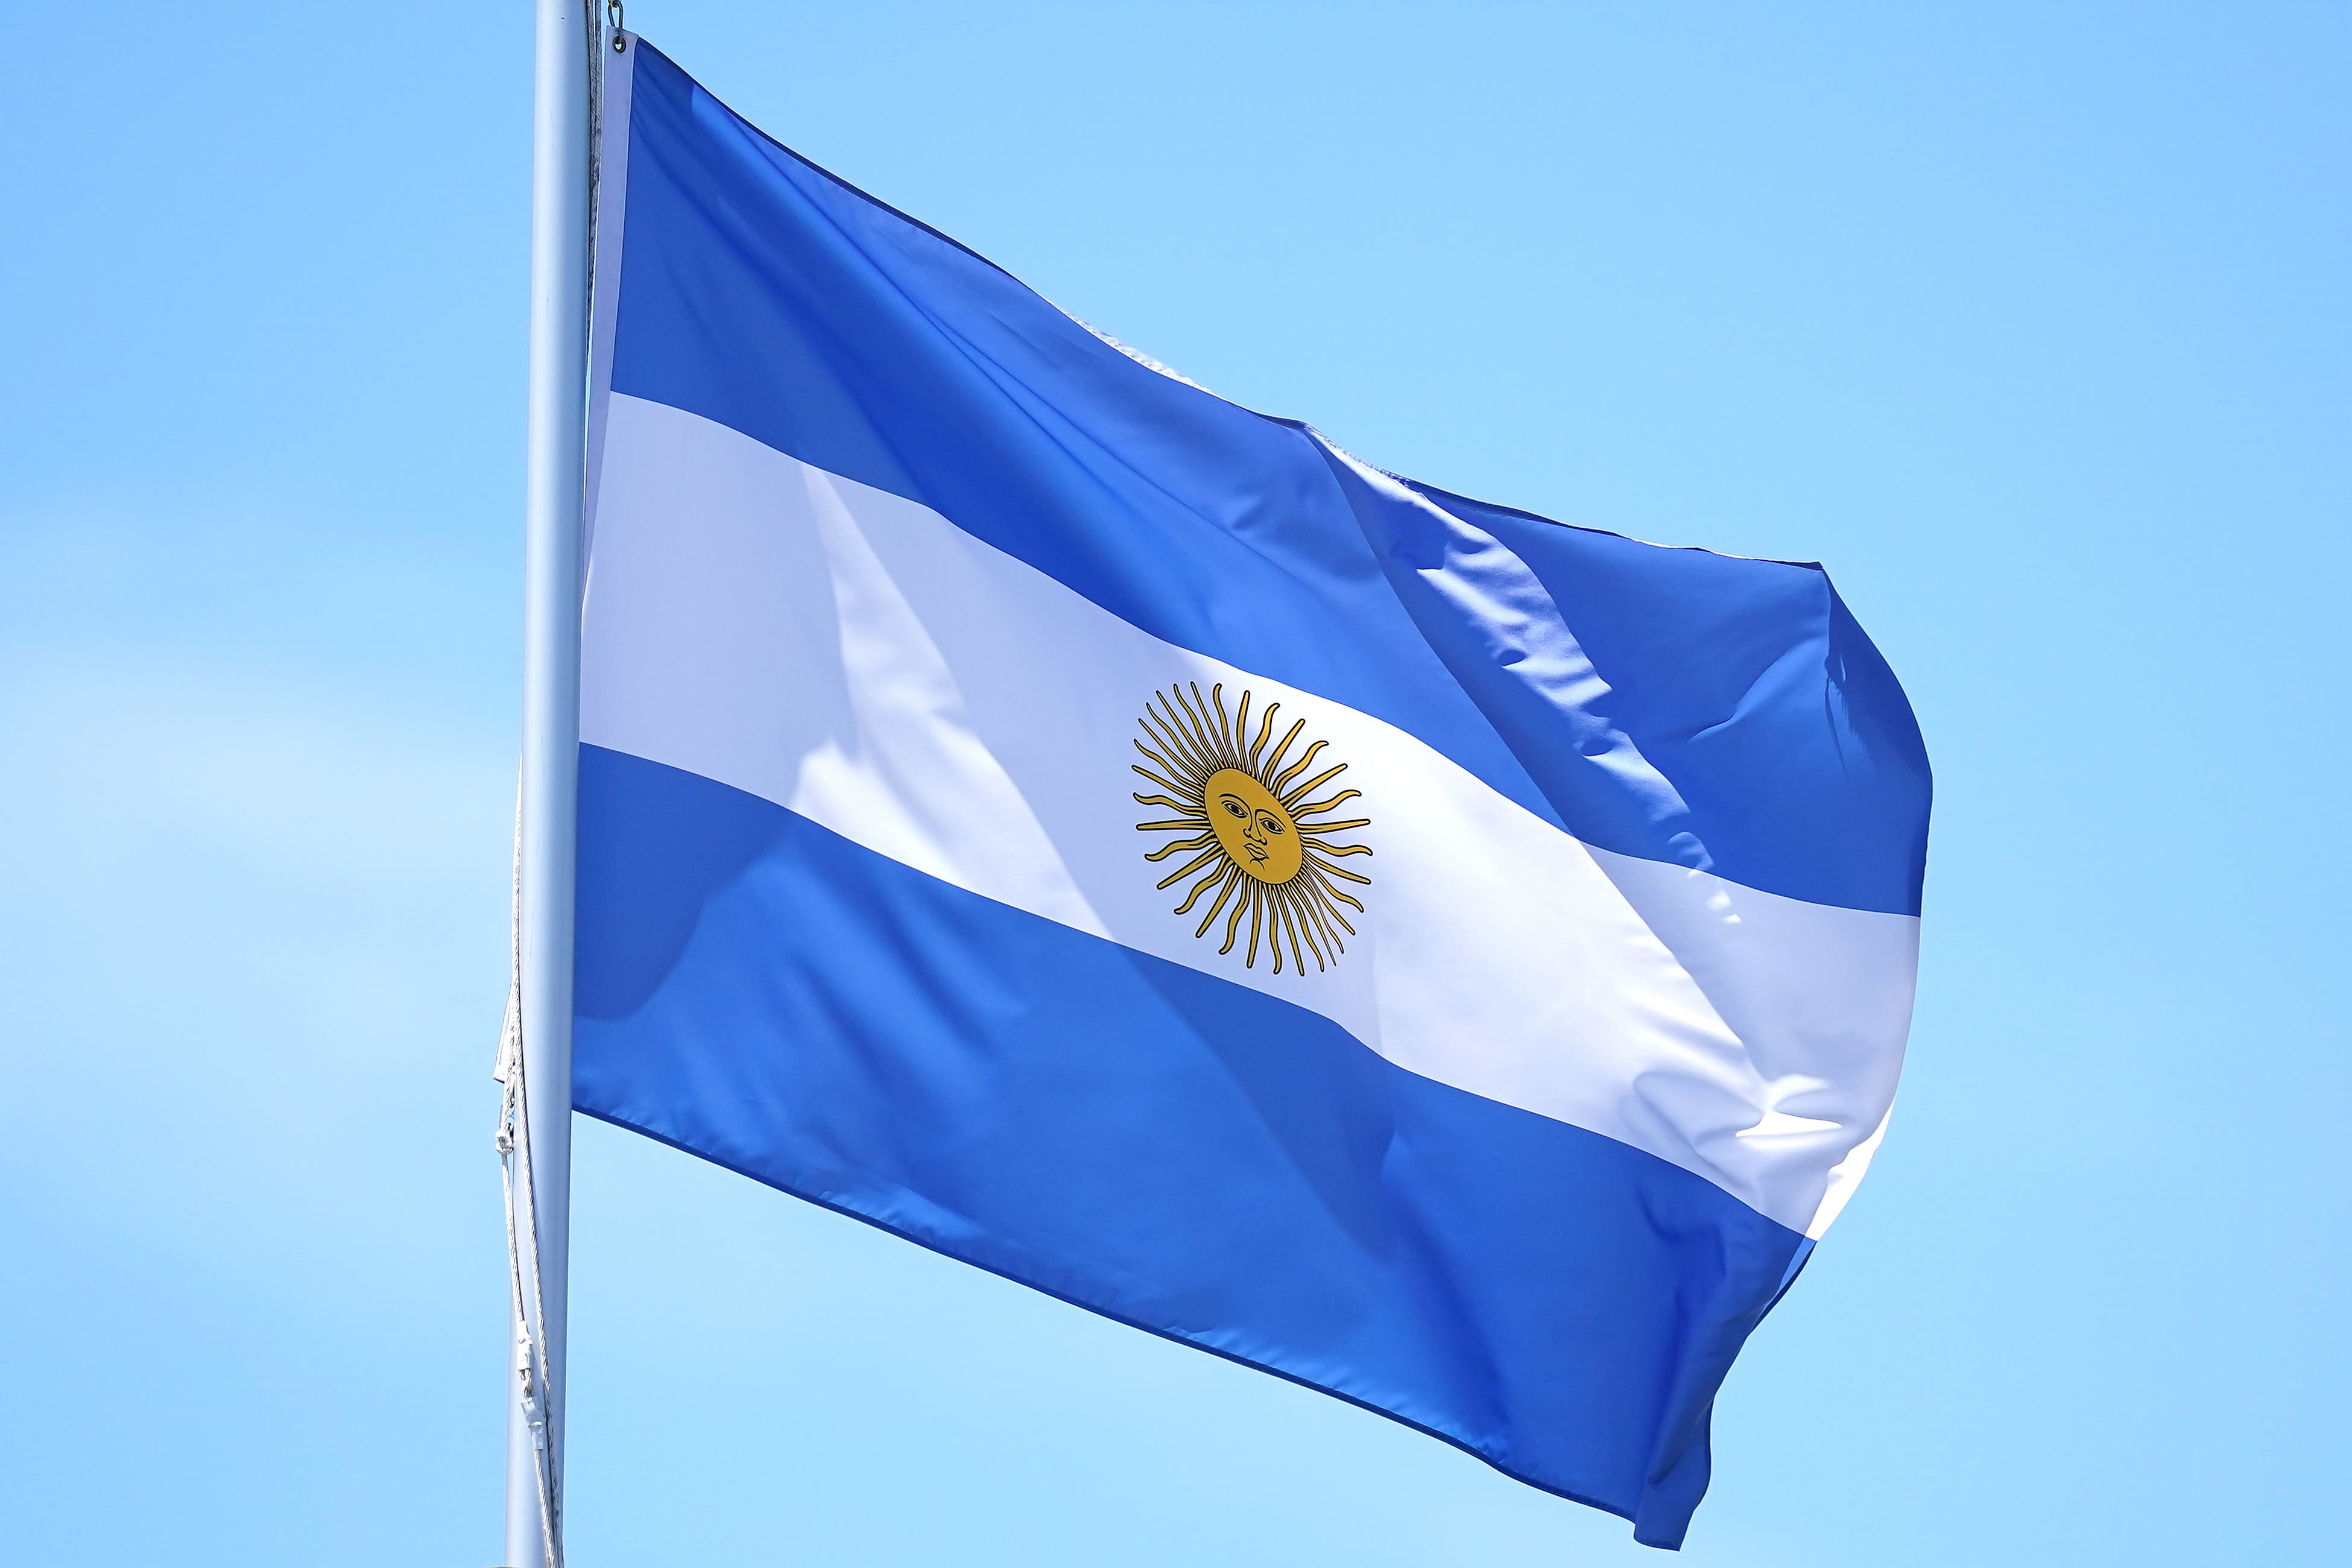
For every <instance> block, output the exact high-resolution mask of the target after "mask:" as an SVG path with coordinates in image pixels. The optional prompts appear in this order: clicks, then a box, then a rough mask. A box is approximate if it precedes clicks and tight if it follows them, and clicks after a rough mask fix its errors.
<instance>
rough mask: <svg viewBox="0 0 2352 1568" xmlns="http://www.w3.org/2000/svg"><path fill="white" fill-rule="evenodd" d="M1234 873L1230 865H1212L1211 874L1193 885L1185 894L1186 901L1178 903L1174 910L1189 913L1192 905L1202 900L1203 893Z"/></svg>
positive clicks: (1178, 912) (1174, 911) (1179, 912)
mask: <svg viewBox="0 0 2352 1568" xmlns="http://www.w3.org/2000/svg"><path fill="white" fill-rule="evenodd" d="M1233 874H1234V868H1233V867H1232V866H1230V865H1223V866H1212V867H1210V868H1209V874H1208V875H1207V876H1205V877H1203V878H1202V879H1200V881H1199V882H1197V883H1195V884H1194V885H1193V888H1192V891H1191V892H1189V893H1187V894H1185V895H1184V901H1183V902H1182V903H1181V904H1179V905H1177V906H1176V908H1175V910H1173V911H1172V912H1173V913H1176V914H1180V915H1181V914H1189V913H1190V912H1191V911H1192V906H1193V905H1194V904H1197V903H1199V902H1200V901H1201V895H1202V893H1205V892H1207V891H1208V890H1209V889H1211V888H1213V887H1214V886H1216V885H1217V884H1218V883H1219V882H1221V881H1223V880H1224V879H1226V878H1227V877H1230V876H1232V875H1233ZM1212 912H1213V911H1212Z"/></svg>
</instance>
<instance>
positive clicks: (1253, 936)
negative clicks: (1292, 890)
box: [1242, 882, 1265, 969]
mask: <svg viewBox="0 0 2352 1568" xmlns="http://www.w3.org/2000/svg"><path fill="white" fill-rule="evenodd" d="M1264 920H1265V883H1264V882H1252V883H1251V884H1250V940H1249V956H1247V957H1246V958H1244V959H1243V960H1242V967H1244V969H1255V968H1256V967H1257V931H1258V925H1259V923H1260V922H1261V921H1264Z"/></svg>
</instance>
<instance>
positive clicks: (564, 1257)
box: [505, 0, 599, 1568]
mask: <svg viewBox="0 0 2352 1568" xmlns="http://www.w3.org/2000/svg"><path fill="white" fill-rule="evenodd" d="M592 3H593V0H537V5H538V60H537V68H536V71H535V74H534V87H533V99H534V105H533V116H532V130H531V213H530V426H529V434H528V437H527V443H526V463H527V470H526V472H525V475H524V485H523V561H524V565H523V577H524V584H523V745H522V827H521V834H522V840H521V854H522V865H521V888H520V910H519V919H520V964H519V967H520V985H521V1008H520V1013H521V1018H520V1022H521V1025H522V1030H521V1034H522V1062H521V1066H522V1068H523V1083H524V1101H525V1103H524V1105H523V1107H522V1110H523V1113H524V1117H525V1126H526V1127H527V1129H528V1131H529V1138H528V1142H527V1143H526V1144H525V1145H524V1147H525V1149H526V1151H527V1155H528V1158H527V1161H524V1162H519V1163H527V1164H528V1167H529V1169H528V1177H527V1186H526V1184H525V1181H524V1179H523V1178H524V1173H521V1172H518V1173H517V1177H518V1180H517V1186H518V1188H519V1189H521V1190H520V1191H519V1192H518V1194H517V1200H518V1205H519V1206H527V1210H528V1213H529V1214H530V1224H529V1225H528V1226H527V1227H525V1226H519V1227H518V1236H517V1240H518V1242H519V1243H520V1245H521V1247H524V1248H525V1249H527V1255H526V1269H525V1274H524V1290H523V1313H522V1316H523V1318H524V1323H523V1325H522V1331H523V1332H527V1333H529V1334H530V1336H531V1338H532V1339H534V1340H535V1341H536V1342H537V1344H538V1347H539V1352H540V1353H539V1360H540V1364H541V1366H542V1367H543V1368H544V1369H545V1374H546V1378H545V1387H544V1388H543V1389H542V1390H541V1400H542V1401H543V1408H544V1411H545V1417H546V1424H545V1427H544V1434H545V1436H544V1441H545V1444H546V1464H547V1477H548V1479H549V1480H550V1481H551V1482H552V1483H553V1486H552V1489H553V1491H554V1495H555V1496H556V1498H557V1499H558V1500H559V1506H558V1507H557V1508H556V1510H554V1511H555V1520H554V1521H553V1524H554V1525H555V1527H556V1528H557V1529H560V1526H561V1522H562V1508H561V1506H560V1500H561V1497H562V1491H561V1482H562V1473H563V1359H564V1358H563V1349H564V1345H563V1340H564V1321H565V1310H564V1307H565V1300H564V1298H565V1289H564V1287H565V1283H566V1279H567V1277H568V1267H567V1266H568V1263H569V1260H570V1253H571V1246H570V1242H571V1225H572V883H573V856H574V850H575V837H574V823H575V816H576V806H577V800H578V785H579V755H580V744H579V742H580V700H579V696H580V539H581V519H582V512H583V499H584V498H583V486H584V481H585V475H584V472H583V452H584V447H585V444H586V432H587V392H588V244H589V234H588V168H589V162H588V137H589V107H588V105H589V92H588V72H589V71H590V69H591V68H592V65H591V61H592V59H593V49H594V48H595V47H596V45H597V43H598V41H599V35H598V33H597V31H596V30H595V29H593V27H592V26H591V24H590V19H589V15H588V8H589V5H590V4H592ZM526 1194H527V1200H526ZM515 1348H516V1352H517V1354H516V1358H515V1365H516V1366H517V1367H518V1369H520V1368H521V1367H522V1366H523V1365H525V1364H526V1358H525V1356H524V1353H523V1346H522V1344H521V1343H520V1342H518V1344H517V1346H516V1347H515ZM525 1381H526V1380H525V1376H524V1374H523V1373H522V1372H521V1371H520V1370H518V1371H517V1372H516V1373H514V1374H513V1376H512V1380H511V1384H510V1386H509V1408H508V1422H507V1517H506V1556H505V1561H506V1562H507V1563H509V1564H512V1565H513V1568H556V1564H555V1563H553V1562H551V1560H550V1559H551V1555H552V1556H554V1557H556V1558H557V1559H558V1560H560V1556H561V1551H562V1548H561V1537H560V1535H557V1534H555V1531H553V1530H551V1528H550V1521H545V1520H543V1519H542V1517H541V1514H542V1510H541V1488H542V1481H541V1469H540V1463H541V1461H540V1455H539V1448H538V1443H539V1441H540V1439H539V1437H538V1435H537V1434H535V1433H534V1431H533V1429H532V1423H531V1420H530V1408H529V1404H528V1402H527V1400H526V1393H527V1390H526V1387H525ZM551 1537H552V1538H553V1539H554V1541H555V1542H556V1550H555V1552H553V1553H551V1552H550V1551H549V1543H550V1540H551Z"/></svg>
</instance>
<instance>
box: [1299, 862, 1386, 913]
mask: <svg viewBox="0 0 2352 1568" xmlns="http://www.w3.org/2000/svg"><path fill="white" fill-rule="evenodd" d="M1364 853H1365V854H1367V855H1369V854H1370V853H1371V851H1370V850H1369V849H1367V850H1365V851H1364ZM1307 858H1308V859H1309V860H1312V861H1314V863H1315V864H1316V865H1317V866H1318V867H1319V868H1322V871H1323V874H1324V875H1325V876H1327V877H1345V878H1347V879H1348V880H1349V881H1350V882H1356V883H1360V884H1361V885H1363V886H1366V887H1370V885H1371V880H1372V879H1370V877H1359V876H1357V875H1356V873H1354V872H1353V871H1350V870H1347V869H1346V868H1342V867H1339V866H1334V865H1332V864H1331V863H1330V862H1329V861H1328V860H1318V859H1316V858H1315V857H1314V856H1312V855H1309V856H1308V857H1307ZM1333 891H1335V892H1336V891H1338V889H1333ZM1356 907H1357V908H1358V909H1361V908H1362V907H1363V906H1362V905H1361V904H1359V905H1357V906H1356Z"/></svg>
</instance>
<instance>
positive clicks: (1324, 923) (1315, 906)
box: [1298, 891, 1348, 963]
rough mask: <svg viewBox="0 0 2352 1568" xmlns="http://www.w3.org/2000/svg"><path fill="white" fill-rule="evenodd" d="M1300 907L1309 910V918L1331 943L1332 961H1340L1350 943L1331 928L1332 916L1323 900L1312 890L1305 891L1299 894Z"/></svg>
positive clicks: (1324, 938) (1325, 939) (1326, 940)
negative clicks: (1340, 956)
mask: <svg viewBox="0 0 2352 1568" xmlns="http://www.w3.org/2000/svg"><path fill="white" fill-rule="evenodd" d="M1298 907H1299V908H1301V909H1303V910H1306V911H1307V919H1308V920H1309V921H1313V922H1314V925H1315V929H1316V930H1317V931H1321V932H1322V933H1323V940H1324V941H1325V942H1329V943H1330V944H1331V962H1332V963H1339V955H1340V954H1341V953H1343V952H1347V951H1348V944H1347V943H1346V942H1341V941H1340V940H1339V932H1338V931H1333V930H1332V929H1331V917H1330V915H1329V914H1328V913H1327V912H1326V911H1325V910H1324V908H1323V900H1320V899H1318V898H1317V897H1316V896H1315V895H1314V893H1313V892H1312V891H1308V892H1304V893H1301V894H1299V895H1298ZM1318 952H1319V950H1318Z"/></svg>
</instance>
